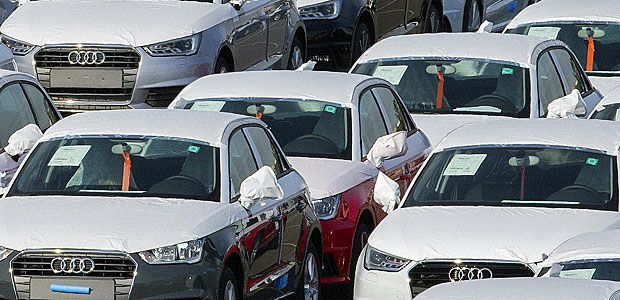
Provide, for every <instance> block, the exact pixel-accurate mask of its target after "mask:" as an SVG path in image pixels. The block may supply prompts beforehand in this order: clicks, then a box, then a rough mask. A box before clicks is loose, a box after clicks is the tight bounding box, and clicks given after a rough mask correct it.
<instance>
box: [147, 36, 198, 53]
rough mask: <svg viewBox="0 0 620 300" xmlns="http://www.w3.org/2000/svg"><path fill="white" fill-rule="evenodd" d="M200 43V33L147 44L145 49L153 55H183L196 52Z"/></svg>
mask: <svg viewBox="0 0 620 300" xmlns="http://www.w3.org/2000/svg"><path fill="white" fill-rule="evenodd" d="M199 45H200V33H198V34H194V35H192V36H190V37H184V38H180V39H176V40H172V41H167V42H161V43H157V44H153V45H150V46H146V47H144V50H145V51H146V52H147V53H148V54H150V55H151V56H181V55H192V54H196V52H197V51H198V46H199Z"/></svg>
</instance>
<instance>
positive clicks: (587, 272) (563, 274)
mask: <svg viewBox="0 0 620 300" xmlns="http://www.w3.org/2000/svg"><path fill="white" fill-rule="evenodd" d="M594 272H596V269H580V270H566V271H560V278H574V279H592V276H593V275H594Z"/></svg>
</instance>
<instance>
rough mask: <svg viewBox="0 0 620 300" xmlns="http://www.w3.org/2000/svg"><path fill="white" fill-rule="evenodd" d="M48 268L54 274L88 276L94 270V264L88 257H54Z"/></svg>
mask: <svg viewBox="0 0 620 300" xmlns="http://www.w3.org/2000/svg"><path fill="white" fill-rule="evenodd" d="M50 266H51V267H52V271H54V273H56V274H58V273H66V274H88V273H90V272H92V271H93V270H94V269H95V262H94V261H93V260H92V259H90V258H88V257H56V258H54V259H53V260H52V262H51V263H50Z"/></svg>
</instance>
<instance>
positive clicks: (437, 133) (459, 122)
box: [411, 114, 512, 145]
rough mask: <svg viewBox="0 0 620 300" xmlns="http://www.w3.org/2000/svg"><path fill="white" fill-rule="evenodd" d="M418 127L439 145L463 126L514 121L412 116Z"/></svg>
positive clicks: (473, 117)
mask: <svg viewBox="0 0 620 300" xmlns="http://www.w3.org/2000/svg"><path fill="white" fill-rule="evenodd" d="M411 117H412V118H413V120H414V121H415V124H416V126H417V127H418V128H419V129H421V130H422V131H423V132H424V134H426V136H427V137H428V139H429V140H430V141H431V145H437V144H438V143H439V141H441V140H442V139H443V138H444V137H445V136H446V135H447V134H448V133H450V132H451V131H453V130H454V129H457V128H459V127H461V126H464V125H468V124H473V123H482V122H487V121H493V120H506V119H509V120H512V118H508V117H498V116H485V115H468V114H462V115H458V114H411Z"/></svg>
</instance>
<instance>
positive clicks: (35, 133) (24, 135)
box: [4, 124, 43, 157]
mask: <svg viewBox="0 0 620 300" xmlns="http://www.w3.org/2000/svg"><path fill="white" fill-rule="evenodd" d="M42 136H43V133H41V129H39V127H38V126H37V125H34V124H28V125H26V126H24V128H22V129H20V130H18V131H15V132H14V133H13V134H12V135H11V137H9V144H8V145H7V146H6V147H4V151H6V153H7V154H8V155H10V156H13V157H15V156H21V155H23V154H24V153H26V152H28V150H30V149H32V147H34V145H35V144H36V143H37V141H38V140H39V139H40V138H41V137H42Z"/></svg>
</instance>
